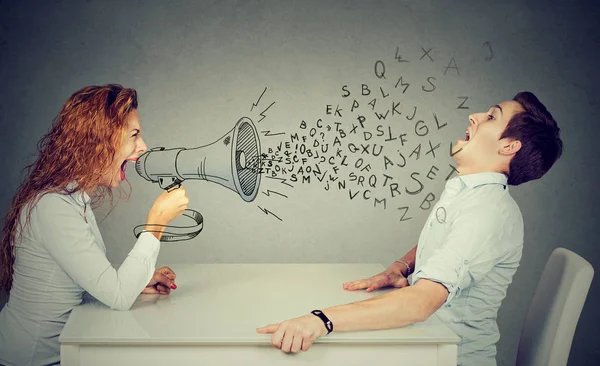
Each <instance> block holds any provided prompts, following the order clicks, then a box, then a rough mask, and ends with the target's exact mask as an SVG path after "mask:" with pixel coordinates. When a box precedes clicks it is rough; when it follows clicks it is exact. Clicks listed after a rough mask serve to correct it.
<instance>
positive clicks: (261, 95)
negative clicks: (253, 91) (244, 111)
mask: <svg viewBox="0 0 600 366" xmlns="http://www.w3.org/2000/svg"><path fill="white" fill-rule="evenodd" d="M266 91H267V87H266V86H265V90H263V92H262V93H261V94H260V97H258V100H257V101H256V103H252V107H250V112H252V110H253V109H254V107H257V106H258V103H260V99H261V98H262V97H263V95H265V92H266Z"/></svg>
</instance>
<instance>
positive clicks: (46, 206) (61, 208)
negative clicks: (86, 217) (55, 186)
mask: <svg viewBox="0 0 600 366" xmlns="http://www.w3.org/2000/svg"><path fill="white" fill-rule="evenodd" d="M78 194H81V192H75V193H71V194H69V193H68V192H64V193H62V192H42V193H39V194H38V195H37V196H36V197H35V199H33V200H32V202H31V203H30V204H32V205H33V207H32V209H33V211H36V212H39V213H42V214H49V215H52V214H53V213H54V214H58V213H65V212H80V211H82V210H83V208H84V206H85V203H84V201H83V200H82V199H78V198H77V195H78Z"/></svg>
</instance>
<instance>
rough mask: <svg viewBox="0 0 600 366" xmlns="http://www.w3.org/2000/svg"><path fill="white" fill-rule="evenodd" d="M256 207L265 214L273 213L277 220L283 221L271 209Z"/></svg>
mask: <svg viewBox="0 0 600 366" xmlns="http://www.w3.org/2000/svg"><path fill="white" fill-rule="evenodd" d="M256 207H258V208H260V210H261V211H262V212H264V213H265V214H267V215H269V214H270V215H273V216H274V217H275V218H277V220H279V221H283V220H282V219H281V218H280V217H279V216H277V215H275V214H274V213H272V212H271V211H269V210H267V209H266V208H262V207H260V206H256Z"/></svg>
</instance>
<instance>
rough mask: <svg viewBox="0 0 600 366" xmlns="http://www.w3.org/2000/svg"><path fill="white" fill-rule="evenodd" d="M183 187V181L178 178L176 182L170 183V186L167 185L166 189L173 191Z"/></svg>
mask: <svg viewBox="0 0 600 366" xmlns="http://www.w3.org/2000/svg"><path fill="white" fill-rule="evenodd" d="M179 187H181V181H178V180H176V181H175V182H173V183H171V184H169V185H168V186H166V187H165V191H167V192H171V191H173V190H175V189H177V188H179Z"/></svg>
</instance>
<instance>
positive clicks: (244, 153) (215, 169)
mask: <svg viewBox="0 0 600 366" xmlns="http://www.w3.org/2000/svg"><path fill="white" fill-rule="evenodd" d="M135 170H136V171H137V173H138V174H139V175H140V176H141V177H142V178H144V179H146V180H148V181H150V182H152V183H158V184H159V186H160V187H161V188H162V189H165V190H170V189H172V188H174V187H177V186H179V185H180V184H181V183H182V182H183V181H185V180H188V179H195V180H206V181H209V182H213V183H218V184H220V185H222V186H223V187H226V188H229V189H230V190H232V191H234V192H236V193H237V194H239V195H240V197H241V198H242V199H243V200H244V201H246V202H251V201H253V200H254V199H255V198H256V195H257V194H258V189H259V186H260V140H259V138H258V133H257V131H256V127H255V126H254V123H253V122H252V120H251V119H250V118H248V117H242V118H240V119H239V120H238V121H237V123H236V124H235V126H234V127H233V128H232V129H231V130H230V131H229V132H227V133H226V134H225V135H223V137H221V138H220V139H218V140H216V141H215V142H213V143H211V144H208V145H204V146H200V147H196V148H191V149H187V148H181V147H179V148H171V149H165V148H164V147H155V148H152V149H150V150H149V151H146V152H145V153H144V154H142V155H141V156H140V157H139V159H138V160H137V161H136V163H135ZM184 216H188V217H190V218H192V219H193V220H194V221H195V222H196V223H197V225H195V226H194V228H195V229H196V230H197V229H198V227H199V229H200V230H197V232H195V235H193V236H191V237H190V233H189V232H185V233H183V234H182V233H181V232H179V233H173V232H168V233H167V232H165V233H163V238H164V239H161V241H175V240H187V239H191V238H192V237H194V236H196V235H197V234H198V233H199V232H200V231H201V230H202V215H200V213H198V212H197V211H194V210H186V212H184ZM141 226H142V225H139V227H141ZM169 228H174V227H172V226H169ZM190 228H191V227H187V228H181V227H178V229H190ZM134 232H135V230H134ZM136 236H139V234H136ZM177 238H179V239H177ZM182 238H183V239H182Z"/></svg>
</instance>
